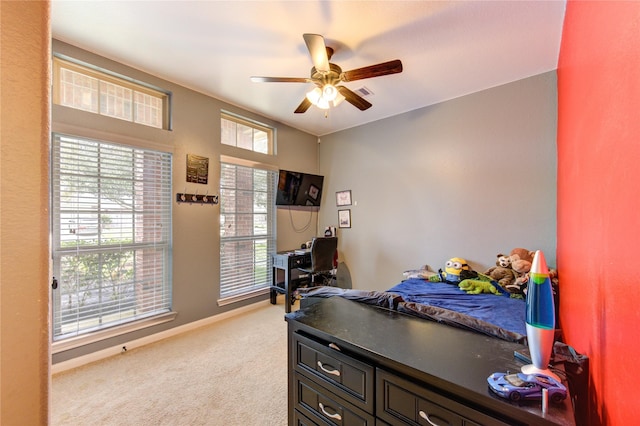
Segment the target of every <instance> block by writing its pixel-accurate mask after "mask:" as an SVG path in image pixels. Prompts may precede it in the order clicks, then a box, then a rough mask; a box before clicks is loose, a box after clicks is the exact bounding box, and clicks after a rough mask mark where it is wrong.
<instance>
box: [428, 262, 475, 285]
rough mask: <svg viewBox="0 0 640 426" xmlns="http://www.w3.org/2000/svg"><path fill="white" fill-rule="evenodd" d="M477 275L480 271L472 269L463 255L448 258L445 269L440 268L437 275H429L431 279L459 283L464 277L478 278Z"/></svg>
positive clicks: (432, 280)
mask: <svg viewBox="0 0 640 426" xmlns="http://www.w3.org/2000/svg"><path fill="white" fill-rule="evenodd" d="M477 276H478V273H477V272H476V271H474V270H472V269H471V267H470V266H469V264H467V261H466V260H464V259H462V258H461V257H452V258H451V259H449V260H447V263H446V264H445V268H444V271H443V270H442V269H439V270H438V273H437V274H436V275H433V276H431V277H429V281H431V282H445V283H448V284H455V285H458V283H459V282H460V281H462V280H464V279H467V278H476V277H477Z"/></svg>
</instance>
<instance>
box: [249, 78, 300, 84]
mask: <svg viewBox="0 0 640 426" xmlns="http://www.w3.org/2000/svg"><path fill="white" fill-rule="evenodd" d="M251 81H253V82H254V83H310V82H311V79H310V78H304V77H251Z"/></svg>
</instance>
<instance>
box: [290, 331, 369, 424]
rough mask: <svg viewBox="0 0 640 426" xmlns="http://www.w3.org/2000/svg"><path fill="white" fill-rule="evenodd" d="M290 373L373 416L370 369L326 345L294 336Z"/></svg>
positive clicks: (298, 335) (300, 336) (366, 365)
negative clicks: (321, 387)
mask: <svg viewBox="0 0 640 426" xmlns="http://www.w3.org/2000/svg"><path fill="white" fill-rule="evenodd" d="M294 345H295V359H294V369H295V370H297V371H299V372H301V373H303V374H305V375H307V376H309V377H310V378H311V379H312V380H314V381H317V382H318V383H320V384H321V385H323V386H325V387H328V388H329V389H330V390H331V391H332V392H333V393H335V394H337V395H338V396H340V397H342V398H344V399H345V400H347V401H349V402H350V403H352V404H353V405H355V406H357V407H359V408H361V409H363V410H365V411H366V412H368V413H371V414H373V407H374V396H373V391H374V386H375V383H374V378H375V377H374V371H375V370H374V368H373V367H372V366H371V365H369V364H365V363H363V362H361V361H358V360H357V359H355V358H352V357H350V356H348V355H346V354H343V353H342V352H340V351H339V350H337V349H332V348H331V347H329V346H328V344H324V343H320V342H318V341H315V340H312V339H309V338H307V337H305V336H302V335H300V334H295V335H294Z"/></svg>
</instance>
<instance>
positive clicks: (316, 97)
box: [307, 87, 322, 105]
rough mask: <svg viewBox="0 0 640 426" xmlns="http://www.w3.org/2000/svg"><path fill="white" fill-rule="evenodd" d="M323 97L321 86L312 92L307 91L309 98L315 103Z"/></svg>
mask: <svg viewBox="0 0 640 426" xmlns="http://www.w3.org/2000/svg"><path fill="white" fill-rule="evenodd" d="M321 97H322V90H320V88H319V87H316V88H315V89H313V90H312V91H310V92H307V99H309V102H311V103H312V104H314V105H317V104H318V100H320V98H321Z"/></svg>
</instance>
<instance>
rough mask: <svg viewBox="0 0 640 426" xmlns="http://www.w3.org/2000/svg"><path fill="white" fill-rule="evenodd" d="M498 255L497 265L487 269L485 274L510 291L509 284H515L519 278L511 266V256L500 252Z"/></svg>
mask: <svg viewBox="0 0 640 426" xmlns="http://www.w3.org/2000/svg"><path fill="white" fill-rule="evenodd" d="M496 257H497V259H496V266H492V267H491V268H489V269H487V270H486V271H485V272H484V275H487V276H489V277H490V278H491V280H493V281H497V283H498V285H500V287H502V288H504V289H505V290H507V291H509V286H511V285H513V283H514V282H515V281H516V278H517V275H516V273H515V271H514V270H513V269H512V268H511V258H510V257H509V256H507V255H504V254H498V255H497V256H496Z"/></svg>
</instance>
